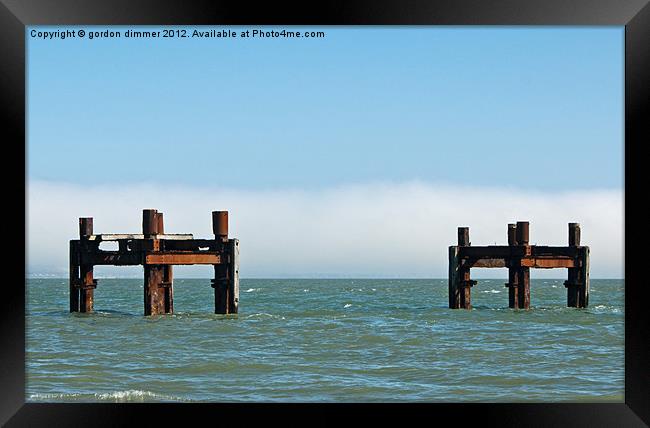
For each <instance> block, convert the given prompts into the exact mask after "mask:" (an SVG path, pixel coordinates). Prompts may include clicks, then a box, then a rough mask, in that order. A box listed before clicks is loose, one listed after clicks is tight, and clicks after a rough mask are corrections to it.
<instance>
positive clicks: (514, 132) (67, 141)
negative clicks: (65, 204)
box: [27, 27, 624, 189]
mask: <svg viewBox="0 0 650 428" xmlns="http://www.w3.org/2000/svg"><path fill="white" fill-rule="evenodd" d="M50 28H58V27H50ZM101 28H103V27H101ZM119 28H120V27H117V29H119ZM121 28H122V29H126V28H132V27H121ZM245 28H250V27H245ZM149 29H151V27H149ZM240 29H243V28H240ZM323 29H324V31H325V32H326V37H325V38H324V39H294V40H287V39H241V38H240V39H234V40H222V39H153V40H151V39H146V40H135V39H125V38H121V39H94V40H87V39H65V40H54V41H53V40H39V39H34V38H31V37H28V39H27V40H28V68H29V75H28V77H29V80H28V90H29V91H28V94H29V95H28V102H29V106H28V108H29V115H28V118H29V122H28V130H29V145H28V160H29V170H28V174H29V178H36V179H43V180H59V181H67V182H77V183H78V182H86V183H98V184H99V183H129V182H141V181H157V182H168V183H175V184H181V183H182V184H188V185H195V184H208V183H219V184H221V185H226V186H236V187H246V188H274V187H277V186H283V187H287V186H288V187H296V186H297V187H301V188H302V187H308V188H309V187H322V186H328V185H337V184H344V183H348V182H359V181H368V180H388V181H402V180H410V179H419V180H426V181H445V182H453V183H462V184H476V183H489V184H493V185H513V184H514V185H518V186H522V187H525V188H537V189H561V188H565V187H566V186H567V184H569V183H570V185H571V186H572V187H576V188H594V187H598V188H601V187H607V188H620V187H621V186H622V183H623V182H622V177H623V71H624V70H623V28H622V27H590V28H562V27H545V28H525V27H524V28H514V27H505V28H489V27H479V28H467V27H443V28H436V27H397V28H390V27H370V28H353V29H346V28H342V27H329V28H328V27H324V28H323ZM98 163H102V164H110V165H111V166H110V167H98ZM146 165H149V166H146ZM153 165H157V166H158V167H153ZM163 171H164V172H163ZM517 171H520V172H522V171H526V174H525V175H522V174H520V173H517ZM513 176H517V177H521V180H513Z"/></svg>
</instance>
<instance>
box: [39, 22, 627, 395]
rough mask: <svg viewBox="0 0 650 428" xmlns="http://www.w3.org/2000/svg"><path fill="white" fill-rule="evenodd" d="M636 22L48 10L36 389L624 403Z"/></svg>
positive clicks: (42, 51) (42, 32)
mask: <svg viewBox="0 0 650 428" xmlns="http://www.w3.org/2000/svg"><path fill="white" fill-rule="evenodd" d="M623 36H624V33H623V29H622V28H620V27H592V28H555V27H553V28H534V27H523V28H512V27H490V28H487V27H479V28H471V27H462V26H459V27H418V28H408V27H396V28H392V27H374V26H373V27H371V28H359V27H301V26H295V27H290V28H281V27H256V26H253V27H239V26H235V27H232V26H231V27H216V28H213V27H182V28H181V27H179V28H166V27H150V26H144V27H123V26H112V27H110V28H108V29H106V28H104V27H83V28H80V27H69V28H62V27H52V26H47V27H40V26H39V27H33V28H31V27H30V28H28V29H27V76H28V80H27V197H28V199H27V208H28V209H27V218H28V224H27V230H28V246H27V248H28V254H27V260H28V271H27V272H28V277H27V285H26V290H27V314H26V316H27V318H26V332H27V344H26V364H27V366H26V367H27V372H26V387H27V391H26V394H27V400H30V401H46V402H51V401H109V402H110V401H115V402H122V401H126V402H130V401H248V400H251V401H301V402H302V401H310V402H311V401H354V402H356V401H363V402H366V401H449V400H452V401H498V402H504V401H505V402H511V401H538V400H542V399H546V400H551V401H611V402H622V401H623V397H624V395H623V392H624V304H623V303H624V302H623V297H624V294H623V290H624V279H623V258H622V255H623V246H622V245H623V135H624V134H623V123H624V117H623V88H624V86H623V72H624V68H623V65H624V62H623V52H624V45H623V41H624V37H623ZM54 207H56V208H55V209H53V208H54ZM141 213H142V214H141ZM163 214H164V216H163ZM163 217H164V220H165V221H164V225H163ZM167 233H169V235H168V234H167ZM450 247H451V248H450ZM450 251H451V253H450ZM470 268H473V269H470ZM491 268H501V269H491ZM143 295H144V305H143ZM454 309H461V310H454Z"/></svg>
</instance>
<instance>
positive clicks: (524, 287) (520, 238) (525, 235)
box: [515, 221, 530, 309]
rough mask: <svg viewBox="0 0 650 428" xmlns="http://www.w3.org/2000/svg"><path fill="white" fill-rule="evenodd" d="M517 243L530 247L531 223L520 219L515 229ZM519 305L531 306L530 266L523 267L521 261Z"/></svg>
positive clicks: (522, 307) (518, 271)
mask: <svg viewBox="0 0 650 428" xmlns="http://www.w3.org/2000/svg"><path fill="white" fill-rule="evenodd" d="M515 236H516V239H517V245H519V246H524V247H528V245H529V238H530V237H529V223H528V222H527V221H518V222H517V227H516V231H515ZM517 307H518V308H519V309H529V308H530V268H529V267H522V266H521V263H519V268H518V269H517Z"/></svg>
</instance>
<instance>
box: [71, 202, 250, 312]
mask: <svg viewBox="0 0 650 428" xmlns="http://www.w3.org/2000/svg"><path fill="white" fill-rule="evenodd" d="M212 230H213V233H214V235H215V238H214V239H194V237H193V236H192V235H191V234H165V233H164V226H163V213H161V212H158V211H157V210H155V209H146V210H143V212H142V234H141V235H140V234H102V235H95V234H93V219H92V218H80V219H79V239H74V240H71V241H70V312H92V310H93V297H94V290H95V288H96V287H97V280H95V279H94V278H93V267H94V266H97V265H115V266H129V265H143V266H144V314H145V315H156V314H171V313H173V312H174V284H173V276H172V265H197V264H199V265H213V266H214V279H213V280H212V287H213V288H214V312H215V313H217V314H235V313H237V310H238V306H239V240H238V239H228V211H213V212H212ZM106 241H117V243H118V249H117V250H115V251H107V250H101V249H100V248H99V244H100V243H101V242H106Z"/></svg>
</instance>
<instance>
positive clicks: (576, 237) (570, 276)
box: [564, 223, 589, 308]
mask: <svg viewBox="0 0 650 428" xmlns="http://www.w3.org/2000/svg"><path fill="white" fill-rule="evenodd" d="M569 246H570V247H574V248H575V249H576V253H577V256H576V259H575V262H576V267H573V268H568V269H567V271H568V272H567V280H566V281H565V282H564V286H565V287H566V289H567V306H568V307H571V308H586V307H587V305H588V304H589V247H581V246H580V224H579V223H569Z"/></svg>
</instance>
